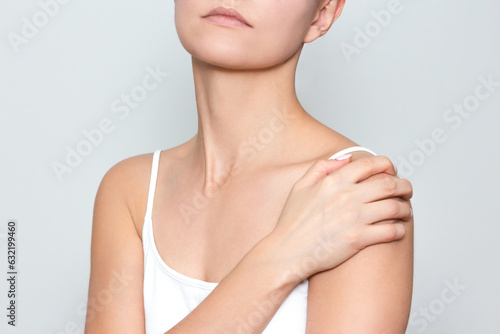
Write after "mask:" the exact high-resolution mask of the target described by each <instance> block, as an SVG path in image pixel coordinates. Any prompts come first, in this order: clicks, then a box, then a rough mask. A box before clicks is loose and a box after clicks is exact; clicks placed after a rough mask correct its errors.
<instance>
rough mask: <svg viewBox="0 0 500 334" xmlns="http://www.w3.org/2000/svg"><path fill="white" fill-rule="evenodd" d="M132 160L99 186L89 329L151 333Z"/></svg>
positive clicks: (112, 170) (93, 333)
mask: <svg viewBox="0 0 500 334" xmlns="http://www.w3.org/2000/svg"><path fill="white" fill-rule="evenodd" d="M132 159H133V158H128V159H125V160H122V161H120V162H119V163H117V164H115V165H114V166H113V167H111V168H110V169H109V171H108V172H107V173H106V174H105V175H104V177H103V179H102V181H101V183H100V185H99V188H98V190H97V194H96V198H95V202H94V212H93V223H92V244H91V270H90V281H89V292H88V304H87V317H86V322H85V334H98V333H134V334H139V333H144V332H145V330H144V307H143V305H144V304H143V294H142V291H143V290H142V284H143V275H144V268H143V263H144V262H143V261H144V260H143V251H142V241H141V239H140V237H139V235H138V233H137V230H136V228H135V225H134V222H133V219H132V216H131V214H130V210H129V207H130V203H128V200H127V195H126V194H127V193H129V192H131V191H133V189H129V188H128V187H129V186H130V183H131V182H130V181H129V180H130V179H131V178H133V173H134V166H133V160H132Z"/></svg>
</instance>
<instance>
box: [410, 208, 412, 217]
mask: <svg viewBox="0 0 500 334" xmlns="http://www.w3.org/2000/svg"><path fill="white" fill-rule="evenodd" d="M410 218H413V210H412V209H411V208H410Z"/></svg>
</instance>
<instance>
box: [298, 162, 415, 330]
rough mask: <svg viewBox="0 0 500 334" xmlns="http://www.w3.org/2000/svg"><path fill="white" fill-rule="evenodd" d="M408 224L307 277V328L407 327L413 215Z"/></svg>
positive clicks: (410, 282) (376, 328) (377, 328)
mask: <svg viewBox="0 0 500 334" xmlns="http://www.w3.org/2000/svg"><path fill="white" fill-rule="evenodd" d="M362 156H371V155H370V153H367V152H356V153H354V154H353V156H352V161H355V160H356V159H358V158H360V157H362ZM376 177H378V175H375V177H374V178H376ZM368 182H369V181H368ZM404 225H405V227H406V234H405V236H404V237H403V239H400V240H397V241H394V242H389V243H380V244H376V245H372V246H369V247H367V248H365V249H363V250H362V251H360V252H359V253H357V254H356V255H354V256H353V257H352V258H350V259H349V260H348V261H346V262H344V263H342V264H341V265H339V266H337V267H336V268H333V269H330V270H326V271H323V272H320V273H317V274H315V275H313V276H311V277H310V278H309V295H308V311H307V330H306V333H307V334H323V333H335V334H344V333H345V334H375V333H377V334H379V333H383V334H402V333H405V329H406V326H407V323H408V317H409V313H410V305H411V298H412V288H413V218H411V219H409V220H407V221H405V223H404Z"/></svg>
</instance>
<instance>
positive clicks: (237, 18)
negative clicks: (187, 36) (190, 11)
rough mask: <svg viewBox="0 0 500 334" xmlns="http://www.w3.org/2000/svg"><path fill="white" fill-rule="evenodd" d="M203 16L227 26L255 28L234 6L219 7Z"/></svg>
mask: <svg viewBox="0 0 500 334" xmlns="http://www.w3.org/2000/svg"><path fill="white" fill-rule="evenodd" d="M202 18H205V19H207V20H209V21H211V22H213V23H216V24H219V25H223V26H226V27H241V28H253V27H252V26H251V25H250V24H249V23H248V22H247V21H246V20H245V18H244V17H243V16H242V15H241V14H240V13H239V12H238V11H237V10H236V9H234V8H225V7H217V8H215V9H213V10H211V11H210V12H209V13H208V14H206V15H204V16H202Z"/></svg>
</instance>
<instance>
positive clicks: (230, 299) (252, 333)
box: [166, 234, 300, 334]
mask: <svg viewBox="0 0 500 334" xmlns="http://www.w3.org/2000/svg"><path fill="white" fill-rule="evenodd" d="M277 244H278V242H277V241H274V239H273V235H272V234H270V235H268V236H267V237H265V238H264V239H262V240H261V241H260V242H258V243H257V244H256V245H255V246H254V247H253V248H252V249H251V250H250V251H249V252H248V253H247V254H246V255H245V256H244V257H243V259H242V260H241V261H240V262H239V263H238V265H237V266H236V267H235V268H234V269H233V271H231V273H229V275H227V276H226V277H225V278H224V279H223V280H222V281H221V283H220V284H219V285H217V287H216V288H215V289H214V291H212V292H211V293H210V294H209V295H208V296H207V298H205V299H204V300H203V301H202V302H201V303H200V305H198V307H196V308H195V309H194V310H193V311H192V312H191V313H190V314H189V315H188V316H186V317H185V318H184V319H183V320H182V321H180V322H179V323H178V324H177V325H176V326H174V327H173V328H172V329H171V330H169V331H168V332H166V333H168V334H177V333H179V334H180V333H182V334H186V333H193V334H194V333H200V334H204V333H207V334H209V333H210V334H212V333H245V334H260V333H262V331H263V330H264V329H265V327H266V326H267V324H268V323H269V321H271V319H272V317H273V316H274V314H275V313H276V311H277V310H278V308H279V307H280V306H281V304H282V303H283V301H284V300H285V298H286V297H287V296H288V295H289V294H290V292H291V291H292V290H293V288H294V287H295V286H296V285H297V284H298V283H299V281H300V279H299V278H298V277H297V276H294V275H293V274H292V273H291V271H289V270H288V269H287V268H285V267H284V266H283V265H282V264H280V263H276V262H274V263H273V262H272V261H271V260H268V259H269V258H270V256H269V255H270V254H271V253H276V250H275V249H276V245H277ZM287 273H290V275H287Z"/></svg>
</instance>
